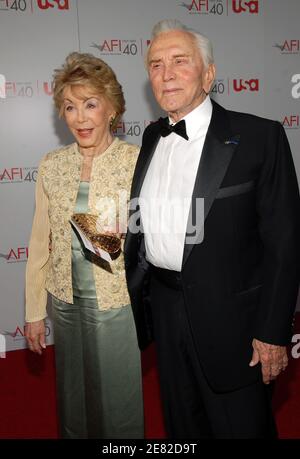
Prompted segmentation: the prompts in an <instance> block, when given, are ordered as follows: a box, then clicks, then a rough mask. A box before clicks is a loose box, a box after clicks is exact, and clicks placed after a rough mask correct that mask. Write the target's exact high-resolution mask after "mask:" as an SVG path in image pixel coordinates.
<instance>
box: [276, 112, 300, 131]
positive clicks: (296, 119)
mask: <svg viewBox="0 0 300 459" xmlns="http://www.w3.org/2000/svg"><path fill="white" fill-rule="evenodd" d="M280 122H281V124H282V126H283V127H284V128H285V129H299V127H300V116H299V115H285V116H284V118H283V119H282V120H281V121H280Z"/></svg>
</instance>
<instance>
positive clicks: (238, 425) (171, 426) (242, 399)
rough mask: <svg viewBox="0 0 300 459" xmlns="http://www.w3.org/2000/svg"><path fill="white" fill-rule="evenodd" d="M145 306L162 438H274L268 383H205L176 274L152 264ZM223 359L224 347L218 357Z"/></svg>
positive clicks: (274, 431) (224, 356) (275, 433)
mask: <svg viewBox="0 0 300 459" xmlns="http://www.w3.org/2000/svg"><path fill="white" fill-rule="evenodd" d="M151 307H152V315H153V326H154V334H155V342H156V350H157V358H158V370H159V378H160V387H161V396H162V404H163V413H164V420H165V426H166V431H167V435H168V438H174V439H180V438H236V439H238V438H248V439H249V438H276V437H277V432H276V426H275V422H274V418H273V415H272V408H271V389H272V388H271V385H265V384H264V383H263V382H262V380H260V381H258V382H257V383H255V384H252V385H249V386H247V387H244V388H242V389H239V390H236V391H233V392H229V393H222V394H219V393H215V392H214V391H213V390H212V389H211V387H210V386H209V384H208V382H207V380H206V377H205V375H204V373H203V371H202V368H201V362H199V359H198V356H197V354H196V351H195V347H194V343H193V339H192V335H191V331H190V324H189V321H188V317H187V314H186V304H185V302H184V296H183V291H182V288H181V280H180V274H179V273H175V272H172V271H168V270H162V269H157V268H154V267H153V269H152V277H151ZM224 358H225V359H226V347H225V348H224V349H223V352H220V359H224Z"/></svg>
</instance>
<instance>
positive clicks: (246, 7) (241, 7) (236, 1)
mask: <svg viewBox="0 0 300 459" xmlns="http://www.w3.org/2000/svg"><path fill="white" fill-rule="evenodd" d="M231 8H232V12H233V13H236V14H241V13H250V14H258V13H259V0H249V1H247V0H232V2H231Z"/></svg>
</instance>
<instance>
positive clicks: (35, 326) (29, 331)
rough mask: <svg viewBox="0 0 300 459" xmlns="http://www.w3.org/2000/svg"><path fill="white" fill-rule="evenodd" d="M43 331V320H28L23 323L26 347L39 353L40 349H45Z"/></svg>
mask: <svg viewBox="0 0 300 459" xmlns="http://www.w3.org/2000/svg"><path fill="white" fill-rule="evenodd" d="M45 331H46V330H45V323H44V320H38V321H37V322H28V323H27V324H26V325H25V336H26V339H27V343H28V347H29V349H30V350H31V351H32V352H36V353H37V354H39V355H41V354H42V349H46V342H45Z"/></svg>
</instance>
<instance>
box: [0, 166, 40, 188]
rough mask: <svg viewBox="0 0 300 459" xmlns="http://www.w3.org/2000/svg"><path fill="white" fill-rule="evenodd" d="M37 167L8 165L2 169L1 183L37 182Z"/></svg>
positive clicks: (0, 171)
mask: <svg viewBox="0 0 300 459" xmlns="http://www.w3.org/2000/svg"><path fill="white" fill-rule="evenodd" d="M37 172H38V171H37V167H35V166H34V167H7V168H4V169H0V185H3V184H14V183H31V182H36V177H37Z"/></svg>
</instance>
